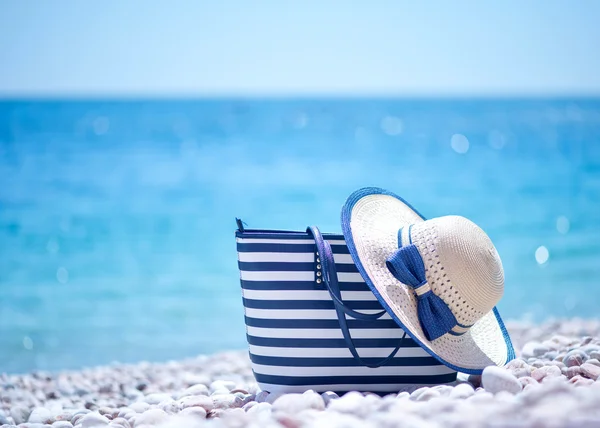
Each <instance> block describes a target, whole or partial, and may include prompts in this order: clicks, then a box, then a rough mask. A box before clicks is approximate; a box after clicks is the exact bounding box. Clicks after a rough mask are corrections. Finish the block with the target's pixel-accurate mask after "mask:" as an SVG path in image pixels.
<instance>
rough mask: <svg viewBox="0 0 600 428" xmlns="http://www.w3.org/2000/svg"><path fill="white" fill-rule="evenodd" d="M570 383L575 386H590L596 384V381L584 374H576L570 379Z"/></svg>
mask: <svg viewBox="0 0 600 428" xmlns="http://www.w3.org/2000/svg"><path fill="white" fill-rule="evenodd" d="M569 383H572V384H573V385H575V386H590V385H593V384H594V381H593V380H592V379H588V378H585V377H583V376H574V377H572V378H571V379H570V380H569Z"/></svg>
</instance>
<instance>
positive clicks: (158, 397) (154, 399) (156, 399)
mask: <svg viewBox="0 0 600 428" xmlns="http://www.w3.org/2000/svg"><path fill="white" fill-rule="evenodd" d="M172 399H173V398H172V397H171V396H170V395H169V394H149V395H146V396H145V397H144V398H143V399H142V401H144V402H146V403H148V404H151V405H152V404H158V403H160V402H162V401H165V400H172Z"/></svg>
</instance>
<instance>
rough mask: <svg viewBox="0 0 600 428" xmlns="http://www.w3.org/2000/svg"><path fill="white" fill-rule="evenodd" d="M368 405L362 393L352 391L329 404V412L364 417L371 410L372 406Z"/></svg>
mask: <svg viewBox="0 0 600 428" xmlns="http://www.w3.org/2000/svg"><path fill="white" fill-rule="evenodd" d="M366 404H367V402H366V399H365V397H364V396H363V395H362V394H361V393H360V392H357V391H350V392H347V393H345V394H344V395H342V396H341V397H340V398H339V399H337V400H333V401H331V402H329V406H328V407H327V411H331V412H337V413H348V414H352V415H356V416H359V417H364V416H366V415H367V414H369V413H370V410H371V409H370V406H367V405H366Z"/></svg>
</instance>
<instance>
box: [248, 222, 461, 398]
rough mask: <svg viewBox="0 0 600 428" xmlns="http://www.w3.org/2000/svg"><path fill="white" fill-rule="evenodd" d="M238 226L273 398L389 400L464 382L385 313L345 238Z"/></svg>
mask: <svg viewBox="0 0 600 428" xmlns="http://www.w3.org/2000/svg"><path fill="white" fill-rule="evenodd" d="M237 223H238V230H237V231H236V241H237V252H238V266H239V270H240V280H241V287H242V301H243V305H244V316H245V323H246V337H247V340H248V346H249V354H250V360H251V364H252V370H253V373H254V376H255V378H256V381H257V383H258V385H259V387H260V388H261V389H262V390H263V391H269V392H272V393H288V392H303V391H306V390H309V389H312V390H314V391H317V392H324V391H335V392H345V391H351V390H355V391H364V392H366V391H369V392H375V393H386V392H398V391H403V390H413V389H415V388H417V387H420V386H431V385H439V384H445V383H450V382H453V381H455V380H456V372H455V371H453V370H452V369H450V368H448V367H446V366H445V365H443V364H441V363H440V362H439V361H438V360H436V359H435V358H433V357H432V356H431V355H429V354H428V353H427V352H426V351H425V350H424V349H422V348H421V347H420V346H419V345H418V344H417V343H416V342H414V341H413V340H412V339H411V338H410V337H408V336H407V335H406V333H405V332H404V331H403V330H402V329H401V328H400V327H399V326H398V325H397V324H396V322H395V321H394V320H393V319H392V318H391V317H390V315H389V314H387V313H386V312H385V310H384V309H383V307H382V306H381V304H380V303H379V302H378V300H377V298H376V297H375V295H374V294H373V293H372V291H371V290H370V289H369V287H368V286H367V284H366V283H365V282H364V280H363V278H362V277H361V274H360V273H359V272H358V270H357V268H356V265H355V264H354V262H353V261H352V258H351V255H350V254H349V251H348V247H347V246H346V242H345V241H344V237H343V235H340V234H321V233H320V231H319V229H318V228H317V227H309V228H308V229H307V230H306V231H305V232H292V231H281V230H258V229H246V228H245V227H244V223H243V222H242V221H241V220H238V221H237Z"/></svg>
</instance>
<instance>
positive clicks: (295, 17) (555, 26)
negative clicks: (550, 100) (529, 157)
mask: <svg viewBox="0 0 600 428" xmlns="http://www.w3.org/2000/svg"><path fill="white" fill-rule="evenodd" d="M599 22H600V1H596V0H579V1H575V2H572V1H566V0H565V1H556V0H531V1H526V2H523V1H520V0H502V1H497V0H493V1H492V0H484V1H477V0H454V1H443V0H439V1H433V0H431V1H418V2H417V1H410V2H409V1H402V0H389V1H384V0H373V1H363V0H356V1H353V0H343V1H342V0H303V1H300V0H298V1H292V0H289V1H286V0H252V1H251V0H239V1H233V0H213V1H208V0H189V1H184V0H170V1H169V2H164V1H158V0H103V1H94V0H87V1H76V0H54V1H34V0H0V98H2V97H8V98H13V97H45V96H49V97H53V96H72V97H82V96H100V97H102V96H106V97H111V96H124V97H129V96H149V97H157V96H158V97H161V96H165V97H172V96H184V97H185V96H193V97H196V96H272V95H274V96H289V95H359V96H360V95H367V96H369V95H376V96H415V95H424V96H445V95H460V96H473V95H475V96H479V95H483V96H487V95H493V96H504V95H508V96H514V95H517V96H518V95H525V96H528V95H534V96H538V95H542V96H555V95H558V96H561V95H579V96H581V95H583V96H597V95H600V47H599V46H600V25H599V24H598V23H599Z"/></svg>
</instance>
